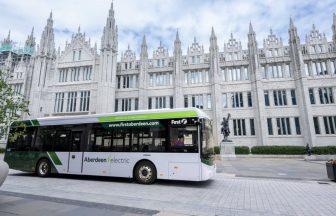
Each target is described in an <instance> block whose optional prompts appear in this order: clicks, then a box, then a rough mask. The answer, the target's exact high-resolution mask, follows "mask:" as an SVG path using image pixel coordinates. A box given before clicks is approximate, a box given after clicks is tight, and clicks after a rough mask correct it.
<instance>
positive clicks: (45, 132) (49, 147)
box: [34, 127, 56, 151]
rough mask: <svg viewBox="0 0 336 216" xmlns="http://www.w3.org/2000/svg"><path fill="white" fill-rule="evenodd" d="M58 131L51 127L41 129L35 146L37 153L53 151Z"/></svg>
mask: <svg viewBox="0 0 336 216" xmlns="http://www.w3.org/2000/svg"><path fill="white" fill-rule="evenodd" d="M55 135H56V130H55V129H53V128H51V127H39V128H38V132H37V137H36V141H35V145H34V150H35V151H41V150H42V151H53V144H54V142H55Z"/></svg>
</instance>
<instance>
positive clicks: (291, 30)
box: [288, 17, 315, 44]
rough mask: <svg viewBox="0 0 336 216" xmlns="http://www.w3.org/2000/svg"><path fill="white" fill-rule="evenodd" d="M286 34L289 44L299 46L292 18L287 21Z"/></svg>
mask: <svg viewBox="0 0 336 216" xmlns="http://www.w3.org/2000/svg"><path fill="white" fill-rule="evenodd" d="M313 28H315V25H313ZM288 34H289V43H297V44H300V38H299V36H298V34H297V29H296V27H295V25H294V22H293V19H292V17H291V18H290V20H289V30H288Z"/></svg>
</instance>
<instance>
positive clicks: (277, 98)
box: [273, 90, 287, 106]
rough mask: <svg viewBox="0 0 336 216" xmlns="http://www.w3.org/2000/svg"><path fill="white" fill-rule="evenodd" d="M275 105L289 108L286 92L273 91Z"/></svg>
mask: <svg viewBox="0 0 336 216" xmlns="http://www.w3.org/2000/svg"><path fill="white" fill-rule="evenodd" d="M273 97H274V105H275V106H287V96H286V90H273Z"/></svg>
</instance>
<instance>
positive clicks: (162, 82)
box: [149, 72, 173, 86]
mask: <svg viewBox="0 0 336 216" xmlns="http://www.w3.org/2000/svg"><path fill="white" fill-rule="evenodd" d="M172 84H173V74H172V73H171V72H169V73H167V72H164V73H151V74H150V75H149V86H171V85H172Z"/></svg>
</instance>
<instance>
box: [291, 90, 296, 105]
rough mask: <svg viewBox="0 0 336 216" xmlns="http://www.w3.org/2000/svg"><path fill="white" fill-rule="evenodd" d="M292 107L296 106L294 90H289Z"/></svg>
mask: <svg viewBox="0 0 336 216" xmlns="http://www.w3.org/2000/svg"><path fill="white" fill-rule="evenodd" d="M291 97H292V105H297V103H296V94H295V89H291Z"/></svg>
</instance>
